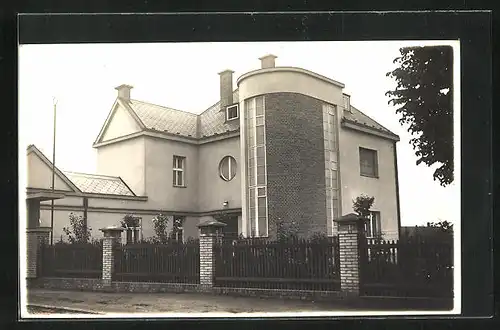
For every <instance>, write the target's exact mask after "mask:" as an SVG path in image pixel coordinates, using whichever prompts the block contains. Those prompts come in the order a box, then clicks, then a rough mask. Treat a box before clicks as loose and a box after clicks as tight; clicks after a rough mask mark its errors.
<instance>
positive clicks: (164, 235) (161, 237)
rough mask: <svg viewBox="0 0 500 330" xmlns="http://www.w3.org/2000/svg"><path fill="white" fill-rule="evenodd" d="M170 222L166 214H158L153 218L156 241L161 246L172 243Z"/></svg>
mask: <svg viewBox="0 0 500 330" xmlns="http://www.w3.org/2000/svg"><path fill="white" fill-rule="evenodd" d="M168 222H169V219H168V216H166V215H164V214H158V215H157V216H155V217H154V218H153V229H154V232H155V236H154V241H157V242H159V243H161V244H167V243H168V242H169V241H170V235H169V234H170V233H169V231H168Z"/></svg>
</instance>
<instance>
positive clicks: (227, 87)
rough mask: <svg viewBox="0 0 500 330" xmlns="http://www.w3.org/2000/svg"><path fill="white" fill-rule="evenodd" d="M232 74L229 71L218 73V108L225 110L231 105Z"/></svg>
mask: <svg viewBox="0 0 500 330" xmlns="http://www.w3.org/2000/svg"><path fill="white" fill-rule="evenodd" d="M233 73H234V71H231V70H224V71H222V72H219V76H220V108H221V110H225V109H226V107H227V106H228V105H231V104H233Z"/></svg>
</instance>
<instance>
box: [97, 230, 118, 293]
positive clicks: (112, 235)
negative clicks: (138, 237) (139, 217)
mask: <svg viewBox="0 0 500 330" xmlns="http://www.w3.org/2000/svg"><path fill="white" fill-rule="evenodd" d="M100 231H102V232H103V234H104V238H103V241H102V281H103V284H104V285H111V281H112V278H113V272H114V266H115V258H114V247H115V245H116V244H117V243H119V242H121V235H122V231H123V228H120V227H106V228H101V229H100Z"/></svg>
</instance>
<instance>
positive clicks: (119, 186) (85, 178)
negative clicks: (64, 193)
mask: <svg viewBox="0 0 500 330" xmlns="http://www.w3.org/2000/svg"><path fill="white" fill-rule="evenodd" d="M64 173H65V174H66V176H67V177H68V178H69V179H70V180H71V181H72V182H74V183H75V185H76V186H77V187H78V188H79V189H80V190H81V191H83V192H85V193H91V194H107V195H122V196H136V195H135V194H134V192H133V191H132V190H131V189H130V188H129V187H128V186H127V184H125V182H124V181H123V180H122V179H121V178H120V177H117V176H107V175H97V174H88V173H76V172H64Z"/></svg>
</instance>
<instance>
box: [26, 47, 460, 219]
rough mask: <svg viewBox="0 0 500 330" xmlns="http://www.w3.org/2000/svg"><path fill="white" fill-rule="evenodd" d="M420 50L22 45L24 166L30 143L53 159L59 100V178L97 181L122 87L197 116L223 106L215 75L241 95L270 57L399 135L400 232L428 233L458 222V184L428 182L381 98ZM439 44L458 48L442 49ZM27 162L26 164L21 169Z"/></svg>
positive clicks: (429, 178)
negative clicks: (242, 85) (340, 90)
mask: <svg viewBox="0 0 500 330" xmlns="http://www.w3.org/2000/svg"><path fill="white" fill-rule="evenodd" d="M423 44H424V43H423V42H419V41H412V42H401V41H392V42H386V41H381V42H376V41H374V42H293V43H290V42H287V43H274V42H273V43H182V44H179V43H177V44H80V45H24V46H21V47H20V49H19V143H20V157H23V154H25V152H26V151H25V150H26V147H27V146H28V145H29V144H34V145H36V146H37V147H38V148H39V149H40V150H41V151H42V152H44V153H45V155H46V156H48V157H49V159H51V158H52V130H53V126H52V120H53V117H52V111H53V105H52V104H53V97H56V98H57V100H58V105H57V111H58V116H57V139H56V143H57V144H56V152H57V154H56V165H57V166H58V167H59V168H60V169H63V170H71V171H76V172H87V173H95V169H96V153H95V150H94V149H93V148H92V143H93V141H94V140H95V138H96V137H97V135H98V133H99V131H100V129H101V127H102V125H103V123H104V120H105V119H106V117H107V115H108V113H109V111H110V109H111V106H112V104H113V102H114V100H115V98H116V90H115V89H114V88H115V87H116V86H118V85H120V84H130V85H132V86H134V89H133V90H132V92H131V97H132V98H134V99H137V100H143V101H148V102H151V103H155V104H160V105H164V106H168V107H172V108H176V109H181V110H185V111H190V112H194V113H200V112H202V111H203V110H205V109H206V108H207V107H209V106H211V105H212V104H214V103H216V102H217V101H218V99H219V76H218V72H220V71H222V70H224V69H231V70H233V71H235V74H234V79H235V86H236V79H237V78H238V77H239V76H240V75H242V74H244V73H246V72H248V71H251V70H255V69H258V68H259V67H260V61H259V60H258V58H259V57H261V56H263V55H266V54H269V53H272V54H274V55H276V56H278V58H277V59H276V65H277V66H295V67H301V68H304V69H307V70H311V71H314V72H317V73H319V74H321V75H324V76H327V77H329V78H332V79H334V80H337V81H340V82H342V83H344V84H345V89H344V92H345V93H347V94H350V95H351V103H352V104H353V105H354V106H355V107H357V108H358V109H360V110H361V111H363V112H364V113H366V114H367V115H368V116H370V117H372V118H373V119H375V120H376V121H378V122H379V123H381V124H382V125H384V126H385V127H387V128H388V129H390V130H392V131H393V132H394V133H396V134H398V135H399V136H400V138H401V141H400V142H399V143H398V150H397V151H398V166H399V169H398V170H399V183H400V201H401V222H402V225H424V224H425V223H426V222H433V221H439V220H440V219H441V220H448V221H453V222H458V221H459V216H460V209H459V196H460V195H459V187H460V186H459V182H458V181H456V182H455V184H453V185H452V186H449V187H446V188H443V187H440V185H439V183H438V182H437V181H433V179H432V174H433V171H434V168H428V167H427V166H425V165H419V166H417V165H416V164H415V162H416V156H415V155H414V151H413V150H412V148H411V146H410V145H409V139H410V138H411V137H410V135H409V134H408V133H407V131H406V127H402V126H401V125H400V124H399V122H398V118H399V117H398V116H397V115H396V114H395V108H394V107H392V106H389V105H388V104H387V101H388V98H387V97H386V96H385V92H386V91H387V90H390V89H394V87H395V82H394V81H393V80H391V79H390V78H387V77H386V73H387V72H388V71H390V70H392V69H393V68H395V64H393V59H394V58H395V57H397V56H398V55H399V48H400V47H403V46H410V45H423ZM427 44H429V42H427ZM433 44H436V43H435V42H434V43H433ZM439 44H452V45H454V46H457V45H458V43H451V42H443V41H441V42H439ZM456 51H457V48H455V52H456ZM455 58H457V57H455ZM456 77H459V75H456ZM455 104H456V105H458V104H459V103H458V102H457V103H455ZM455 113H458V111H457V110H456V109H455ZM456 149H458V148H456ZM457 152H458V150H457ZM457 152H456V155H457ZM23 163H24V162H23V161H20V166H23ZM455 164H457V165H459V164H460V162H459V161H455ZM24 166H25V165H24ZM23 171H24V172H23ZM23 173H25V169H21V171H20V174H23ZM456 177H457V178H459V176H458V175H457V176H456ZM21 182H22V180H21Z"/></svg>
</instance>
